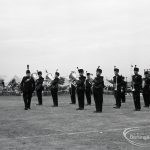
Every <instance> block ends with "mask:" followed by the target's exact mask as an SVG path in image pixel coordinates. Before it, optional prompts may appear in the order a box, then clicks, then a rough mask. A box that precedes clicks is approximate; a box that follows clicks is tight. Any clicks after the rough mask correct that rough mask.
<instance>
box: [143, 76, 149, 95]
mask: <svg viewBox="0 0 150 150" xmlns="http://www.w3.org/2000/svg"><path fill="white" fill-rule="evenodd" d="M143 81H144V82H145V83H144V87H143V92H144V93H145V92H146V93H149V92H150V78H148V77H147V78H144V79H143Z"/></svg>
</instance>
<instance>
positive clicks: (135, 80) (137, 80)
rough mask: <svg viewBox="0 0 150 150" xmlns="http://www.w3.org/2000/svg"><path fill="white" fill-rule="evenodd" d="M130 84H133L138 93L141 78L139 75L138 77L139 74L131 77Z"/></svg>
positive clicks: (140, 86)
mask: <svg viewBox="0 0 150 150" xmlns="http://www.w3.org/2000/svg"><path fill="white" fill-rule="evenodd" d="M132 82H133V86H134V89H135V91H140V90H141V89H142V76H141V75H139V74H138V75H133V76H132ZM133 86H132V87H133Z"/></svg>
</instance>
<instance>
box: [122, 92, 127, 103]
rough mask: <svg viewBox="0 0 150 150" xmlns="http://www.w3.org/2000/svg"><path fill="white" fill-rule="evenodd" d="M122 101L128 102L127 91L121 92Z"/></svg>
mask: <svg viewBox="0 0 150 150" xmlns="http://www.w3.org/2000/svg"><path fill="white" fill-rule="evenodd" d="M121 101H122V103H125V102H126V93H125V92H121Z"/></svg>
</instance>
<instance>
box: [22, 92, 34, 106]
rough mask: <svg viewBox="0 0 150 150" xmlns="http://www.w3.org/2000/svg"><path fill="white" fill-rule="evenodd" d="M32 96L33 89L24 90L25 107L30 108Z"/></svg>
mask: <svg viewBox="0 0 150 150" xmlns="http://www.w3.org/2000/svg"><path fill="white" fill-rule="evenodd" d="M31 98H32V91H28V92H23V99H24V105H25V108H30V106H31Z"/></svg>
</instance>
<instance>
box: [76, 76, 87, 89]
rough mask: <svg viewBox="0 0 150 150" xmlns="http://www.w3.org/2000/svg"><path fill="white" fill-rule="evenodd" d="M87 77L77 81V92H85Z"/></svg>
mask: <svg viewBox="0 0 150 150" xmlns="http://www.w3.org/2000/svg"><path fill="white" fill-rule="evenodd" d="M85 80H86V77H85V76H81V77H79V80H78V81H77V90H85Z"/></svg>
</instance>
